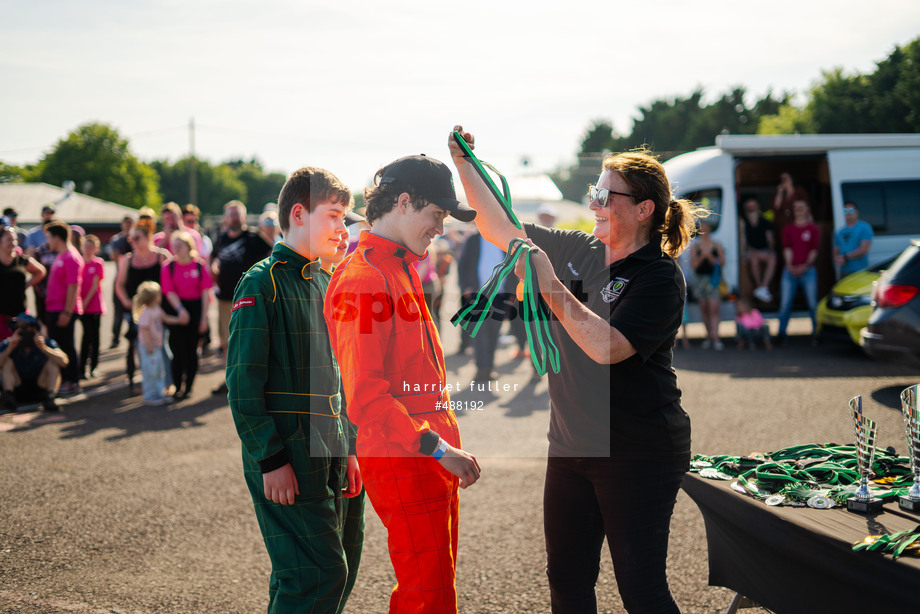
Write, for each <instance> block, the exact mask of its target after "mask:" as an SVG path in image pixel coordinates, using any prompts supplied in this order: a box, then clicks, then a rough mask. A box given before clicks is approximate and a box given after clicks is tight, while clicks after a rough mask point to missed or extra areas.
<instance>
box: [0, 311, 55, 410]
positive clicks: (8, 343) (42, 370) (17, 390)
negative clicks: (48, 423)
mask: <svg viewBox="0 0 920 614" xmlns="http://www.w3.org/2000/svg"><path fill="white" fill-rule="evenodd" d="M12 324H14V325H15V329H14V330H13V334H12V336H10V337H9V338H8V339H5V340H4V341H3V342H0V377H2V383H3V391H2V392H0V413H6V412H10V411H16V410H17V409H18V407H19V405H20V404H28V403H41V404H42V408H43V409H44V410H45V411H58V409H59V408H58V406H57V404H56V403H55V402H54V397H55V396H57V391H58V386H60V384H61V369H62V368H64V367H66V366H67V363H68V359H67V354H65V353H64V351H63V350H61V349H60V348H59V347H58V345H57V344H56V343H55V342H54V341H53V340H52V339H45V337H44V336H42V334H41V331H40V330H39V327H38V320H36V319H35V317H34V316H30V315H29V314H27V313H21V314H19V315H18V316H16V317H15V318H14V319H13V321H12Z"/></svg>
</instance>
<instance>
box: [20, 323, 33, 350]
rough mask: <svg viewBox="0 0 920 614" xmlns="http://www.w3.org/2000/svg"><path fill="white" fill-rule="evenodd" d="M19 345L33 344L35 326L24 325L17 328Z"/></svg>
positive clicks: (27, 345)
mask: <svg viewBox="0 0 920 614" xmlns="http://www.w3.org/2000/svg"><path fill="white" fill-rule="evenodd" d="M19 345H20V346H22V347H29V346H32V345H35V328H33V327H32V326H26V327H22V328H20V329H19Z"/></svg>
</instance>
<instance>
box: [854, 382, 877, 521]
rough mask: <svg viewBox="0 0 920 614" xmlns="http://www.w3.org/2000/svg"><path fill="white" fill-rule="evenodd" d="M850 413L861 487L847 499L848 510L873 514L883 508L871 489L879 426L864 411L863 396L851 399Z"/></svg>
mask: <svg viewBox="0 0 920 614" xmlns="http://www.w3.org/2000/svg"><path fill="white" fill-rule="evenodd" d="M850 414H851V415H852V417H853V434H854V435H855V437H856V459H857V464H858V466H859V475H860V479H859V488H857V489H856V496H855V497H850V498H849V499H847V510H848V511H850V512H859V513H860V514H871V513H873V512H877V511H879V510H880V509H882V500H881V499H879V498H878V497H873V496H872V492H871V491H870V490H869V474H870V473H871V472H872V461H873V460H875V435H876V433H877V432H878V426H877V425H876V424H875V421H874V420H871V419H869V418H867V417H865V416H864V415H863V413H862V396H859V395H857V396H855V397H853V398H852V399H850Z"/></svg>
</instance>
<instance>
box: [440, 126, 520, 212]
mask: <svg viewBox="0 0 920 614" xmlns="http://www.w3.org/2000/svg"><path fill="white" fill-rule="evenodd" d="M451 136H453V137H454V141H456V143H457V145H459V146H460V149H462V150H463V154H464V156H465V157H467V158H469V159H470V163H471V164H472V165H473V168H474V169H476V172H477V173H478V174H479V176H480V177H481V178H482V182H483V183H484V184H486V187H487V188H489V191H490V192H492V196H494V197H495V200H497V201H498V204H499V205H501V206H502V209H504V211H505V215H507V216H508V219H509V220H511V223H512V224H514V227H515V228H517V229H518V230H521V229H522V228H523V226H522V225H521V221H520V220H519V219H518V218H517V216H516V215H515V214H514V211H512V210H511V189H510V188H509V187H508V181H507V180H506V179H505V176H504V175H502V174H501V173H499V172H498V170H496V168H495V167H494V166H492V165H491V164H489V163H488V162H483V161H481V160H480V159H479V158H477V157H476V154H474V153H473V150H472V149H470V146H469V143H467V142H466V139H464V138H463V136H462V135H461V134H460V133H459V132H457V131H456V130H455V131H454V132H453V134H452V135H451ZM485 167H488V168H489V170H490V171H492V172H493V173H495V174H496V175H498V178H499V179H500V180H501V182H502V190H501V192H499V191H498V186H496V185H495V182H494V181H492V177H491V176H490V175H489V173H487V172H486V169H485Z"/></svg>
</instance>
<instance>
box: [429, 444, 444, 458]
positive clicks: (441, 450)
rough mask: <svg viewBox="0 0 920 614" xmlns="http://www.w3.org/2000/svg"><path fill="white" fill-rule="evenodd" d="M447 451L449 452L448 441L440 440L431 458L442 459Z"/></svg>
mask: <svg viewBox="0 0 920 614" xmlns="http://www.w3.org/2000/svg"><path fill="white" fill-rule="evenodd" d="M445 452H447V442H446V441H444V440H443V439H441V440H440V441H438V447H437V448H435V450H434V452H432V453H431V458H433V459H435V460H441V457H442V456H444V453H445Z"/></svg>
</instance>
